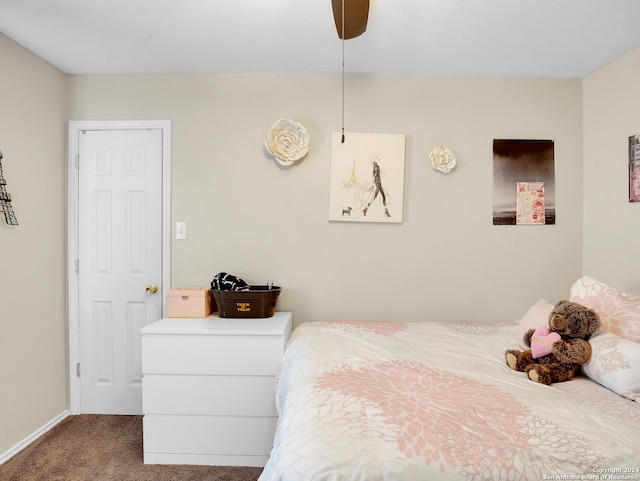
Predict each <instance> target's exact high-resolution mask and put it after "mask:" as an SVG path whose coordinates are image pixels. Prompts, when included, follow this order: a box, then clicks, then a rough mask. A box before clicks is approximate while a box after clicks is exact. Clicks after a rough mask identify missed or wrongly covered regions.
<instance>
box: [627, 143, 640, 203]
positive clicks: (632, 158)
mask: <svg viewBox="0 0 640 481" xmlns="http://www.w3.org/2000/svg"><path fill="white" fill-rule="evenodd" d="M629 202H640V134H639V135H632V136H631V137H629Z"/></svg>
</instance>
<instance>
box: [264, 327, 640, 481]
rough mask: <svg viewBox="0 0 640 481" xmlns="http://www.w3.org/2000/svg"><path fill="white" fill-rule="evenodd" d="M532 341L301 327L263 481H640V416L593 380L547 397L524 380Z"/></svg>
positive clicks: (494, 332) (483, 333) (494, 333)
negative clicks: (512, 362) (524, 349)
mask: <svg viewBox="0 0 640 481" xmlns="http://www.w3.org/2000/svg"><path fill="white" fill-rule="evenodd" d="M519 328H520V324H519V323H518V322H496V323H486V322H468V323H464V322H458V323H453V322H381V321H362V322H346V321H345V322H305V323H303V324H301V325H299V326H298V327H297V328H296V329H295V330H294V332H293V334H292V337H291V339H290V341H289V344H288V347H287V349H286V351H285V354H284V358H283V364H282V368H281V372H280V375H279V377H278V381H277V389H276V405H277V408H278V412H279V415H280V418H279V422H278V426H277V429H276V434H275V438H274V443H273V449H272V451H271V455H270V458H269V460H268V462H267V465H266V466H265V469H264V471H263V473H262V475H261V476H260V479H259V481H310V480H313V481H346V480H349V481H378V480H385V481H390V480H394V481H395V480H398V481H424V480H511V481H513V480H544V479H640V452H639V446H640V444H639V443H640V404H639V403H638V402H635V401H633V400H630V399H628V398H626V397H623V396H621V395H619V394H618V393H616V392H614V391H612V390H611V389H609V388H607V387H604V386H602V385H600V384H598V383H596V382H595V381H593V380H592V379H590V378H589V377H587V376H584V375H581V376H579V377H576V378H574V379H573V380H571V381H568V382H564V383H557V384H553V385H551V386H545V385H541V384H537V383H535V382H533V381H531V380H529V379H528V378H527V376H526V374H524V373H522V372H517V371H513V370H511V369H510V368H509V367H508V366H507V365H506V363H505V359H504V351H505V350H506V349H509V348H516V347H518V339H519ZM594 337H595V336H594ZM633 344H636V345H637V346H639V347H640V344H638V343H635V342H634V343H633ZM636 374H637V371H636ZM639 395H640V393H639ZM572 476H573V477H572ZM607 476H609V477H607ZM614 476H619V477H614ZM620 476H628V477H620Z"/></svg>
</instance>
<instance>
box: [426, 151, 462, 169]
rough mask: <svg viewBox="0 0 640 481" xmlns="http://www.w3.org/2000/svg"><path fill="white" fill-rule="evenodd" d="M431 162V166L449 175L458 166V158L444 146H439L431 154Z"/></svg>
mask: <svg viewBox="0 0 640 481" xmlns="http://www.w3.org/2000/svg"><path fill="white" fill-rule="evenodd" d="M429 160H431V166H432V167H433V168H434V169H436V170H439V171H440V172H443V173H445V174H448V173H449V172H451V171H452V170H453V168H454V167H455V166H456V156H455V155H454V154H453V152H451V150H449V149H448V148H447V147H446V146H444V145H438V146H437V147H434V148H433V149H432V150H431V152H429Z"/></svg>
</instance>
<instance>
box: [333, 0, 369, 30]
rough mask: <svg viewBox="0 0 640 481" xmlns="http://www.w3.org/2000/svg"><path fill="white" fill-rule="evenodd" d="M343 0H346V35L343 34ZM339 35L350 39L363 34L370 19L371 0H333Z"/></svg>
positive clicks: (334, 16) (334, 17) (344, 0)
mask: <svg viewBox="0 0 640 481" xmlns="http://www.w3.org/2000/svg"><path fill="white" fill-rule="evenodd" d="M342 2H344V37H343V36H342ZM331 5H332V6H333V19H334V21H335V23H336V30H337V31H338V37H340V38H344V39H345V40H346V39H349V38H354V37H357V36H359V35H362V34H363V33H364V31H365V30H366V29H367V20H368V19H369V0H331Z"/></svg>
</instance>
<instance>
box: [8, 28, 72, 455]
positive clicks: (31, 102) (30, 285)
mask: <svg viewBox="0 0 640 481" xmlns="http://www.w3.org/2000/svg"><path fill="white" fill-rule="evenodd" d="M66 106H67V79H66V76H65V75H64V74H62V73H61V72H60V71H58V70H56V69H55V68H53V67H51V66H50V65H49V64H47V63H45V62H43V61H42V60H40V59H39V58H37V57H36V56H34V55H33V54H31V53H30V52H28V51H27V50H25V49H24V48H22V47H21V46H19V45H17V44H16V43H14V42H13V41H11V40H9V39H8V38H7V37H5V36H4V35H2V34H0V150H2V153H3V154H4V160H3V167H4V175H5V179H6V180H7V183H8V185H7V191H8V192H9V193H10V194H11V197H12V199H13V202H12V203H13V207H14V210H15V213H16V217H17V219H18V222H19V225H18V226H17V227H15V226H8V225H7V224H6V223H5V221H4V216H1V215H0V272H1V274H0V413H2V415H0V454H2V453H4V452H5V451H6V450H8V449H9V448H11V447H13V446H14V445H16V444H17V443H18V442H20V441H22V440H23V439H25V438H26V437H27V436H28V435H30V434H31V433H33V432H34V431H36V430H37V429H39V428H40V427H42V426H43V425H44V424H46V423H47V422H49V421H50V420H52V419H53V418H55V417H56V416H58V415H59V414H60V413H62V412H64V411H65V410H66V409H67V408H68V404H69V403H68V382H67V323H66V264H65V262H66V261H65V258H66V238H65V236H66V215H65V178H66V177H65V165H66V164H65V149H66V133H65V132H66V124H65V119H66Z"/></svg>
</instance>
